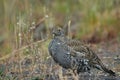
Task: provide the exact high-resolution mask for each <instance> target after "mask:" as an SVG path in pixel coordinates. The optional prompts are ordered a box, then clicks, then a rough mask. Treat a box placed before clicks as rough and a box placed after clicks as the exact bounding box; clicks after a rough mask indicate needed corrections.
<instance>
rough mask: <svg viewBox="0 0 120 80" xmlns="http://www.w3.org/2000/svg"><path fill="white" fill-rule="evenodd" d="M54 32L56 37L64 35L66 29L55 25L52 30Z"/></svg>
mask: <svg viewBox="0 0 120 80" xmlns="http://www.w3.org/2000/svg"><path fill="white" fill-rule="evenodd" d="M52 34H54V37H64V36H65V34H64V30H63V29H62V28H60V27H55V28H53V30H52Z"/></svg>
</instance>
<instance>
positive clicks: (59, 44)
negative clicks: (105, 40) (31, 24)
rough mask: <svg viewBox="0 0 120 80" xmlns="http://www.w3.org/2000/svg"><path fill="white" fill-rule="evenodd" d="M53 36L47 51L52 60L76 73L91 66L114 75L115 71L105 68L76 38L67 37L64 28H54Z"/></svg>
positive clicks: (89, 68)
mask: <svg viewBox="0 0 120 80" xmlns="http://www.w3.org/2000/svg"><path fill="white" fill-rule="evenodd" d="M52 33H53V34H54V37H53V39H52V41H51V42H50V44H49V47H48V49H49V53H50V55H51V56H52V58H53V60H54V61H55V62H56V63H58V64H59V65H60V66H62V67H63V68H65V69H72V70H73V72H74V71H76V72H77V74H79V73H80V72H89V71H90V70H91V69H92V68H96V69H98V70H101V71H104V72H106V73H109V74H110V75H113V76H115V72H113V71H112V70H110V69H107V68H106V67H105V66H104V65H103V63H102V62H101V60H100V59H99V57H98V56H97V55H96V54H95V52H94V51H93V50H92V49H90V48H89V47H88V46H87V45H85V44H84V43H82V42H80V41H78V40H71V39H68V38H67V37H66V36H65V34H64V30H63V29H61V28H54V29H53V32H52Z"/></svg>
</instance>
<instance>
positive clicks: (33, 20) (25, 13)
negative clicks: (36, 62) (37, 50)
mask: <svg viewBox="0 0 120 80" xmlns="http://www.w3.org/2000/svg"><path fill="white" fill-rule="evenodd" d="M55 25H61V26H63V27H67V26H69V28H70V32H69V34H67V35H69V36H70V37H71V38H73V39H74V38H75V39H78V40H83V41H86V42H88V43H91V44H94V45H95V46H96V45H100V46H104V47H103V48H104V49H106V48H108V47H109V50H112V51H113V52H115V51H116V54H117V55H116V56H119V54H120V53H119V51H120V0H0V59H1V60H4V59H6V58H8V57H10V56H11V54H12V53H19V50H23V49H25V50H23V52H22V53H25V55H26V54H28V53H29V50H28V49H26V48H28V47H29V45H30V46H31V44H32V46H33V44H34V43H35V42H39V41H41V40H45V39H47V41H46V42H45V45H44V46H45V47H44V48H45V50H47V45H48V43H49V41H50V40H51V35H50V31H51V28H52V27H54V26H55ZM66 31H68V28H66ZM35 44H36V43H35ZM101 44H102V45H101ZM40 45H41V44H40ZM42 47H43V46H42ZM33 49H34V48H33ZM30 50H31V49H30ZM17 51H18V52H17ZM100 51H101V49H100ZM103 52H104V51H103ZM111 54H114V53H111ZM12 55H14V54H12Z"/></svg>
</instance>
